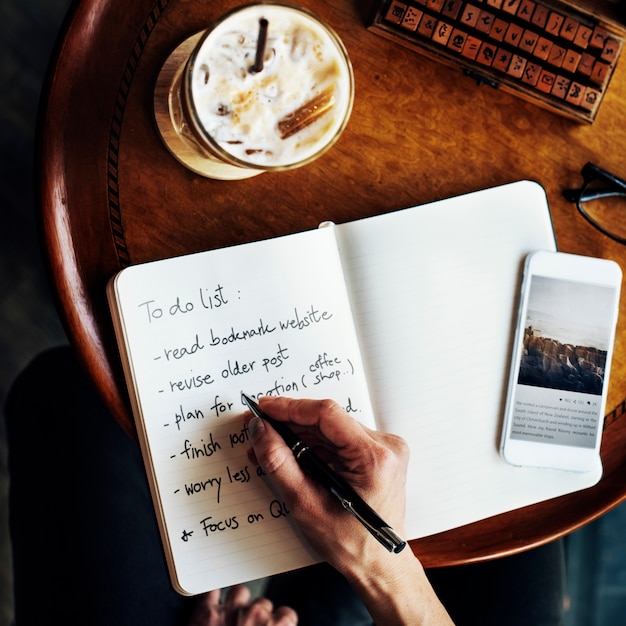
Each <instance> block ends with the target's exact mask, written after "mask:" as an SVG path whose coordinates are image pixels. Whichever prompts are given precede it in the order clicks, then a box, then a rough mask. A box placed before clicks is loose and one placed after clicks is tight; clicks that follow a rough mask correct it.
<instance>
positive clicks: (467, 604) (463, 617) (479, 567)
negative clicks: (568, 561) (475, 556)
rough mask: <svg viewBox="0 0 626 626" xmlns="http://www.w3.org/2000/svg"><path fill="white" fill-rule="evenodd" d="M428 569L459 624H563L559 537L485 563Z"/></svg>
mask: <svg viewBox="0 0 626 626" xmlns="http://www.w3.org/2000/svg"><path fill="white" fill-rule="evenodd" d="M427 574H428V577H429V579H430V581H431V583H432V585H433V587H434V588H435V591H436V592H437V595H438V596H439V598H440V599H441V601H442V603H443V605H444V606H445V607H446V609H447V610H448V612H449V614H450V616H451V617H452V620H453V621H454V623H455V624H456V625H457V626H465V625H467V626H474V625H475V624H480V625H481V626H492V625H493V626H502V625H503V624H506V626H528V625H529V624H532V626H560V625H562V624H563V623H564V616H563V614H564V606H563V601H564V597H565V565H564V555H563V545H562V542H561V541H555V542H553V543H549V544H547V545H545V546H542V547H540V548H535V549H533V550H529V551H527V552H522V553H520V554H516V555H513V556H508V557H503V558H501V559H495V560H493V561H486V562H484V563H476V564H472V565H464V566H459V567H446V568H441V569H431V570H428V572H427Z"/></svg>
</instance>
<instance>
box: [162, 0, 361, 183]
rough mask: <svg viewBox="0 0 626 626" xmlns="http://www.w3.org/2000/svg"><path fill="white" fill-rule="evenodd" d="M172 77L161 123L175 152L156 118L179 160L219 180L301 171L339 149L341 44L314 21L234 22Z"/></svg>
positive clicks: (299, 17) (257, 11)
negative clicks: (171, 137)
mask: <svg viewBox="0 0 626 626" xmlns="http://www.w3.org/2000/svg"><path fill="white" fill-rule="evenodd" d="M166 75H167V73H166ZM170 76H171V80H172V83H171V86H170V88H169V90H168V95H169V100H168V114H169V115H168V117H169V119H168V120H165V121H166V122H168V123H169V124H170V125H171V127H172V128H173V129H174V131H175V133H176V136H177V138H176V139H177V141H178V142H179V143H178V144H176V143H175V142H173V141H171V140H170V141H168V136H167V132H165V133H164V128H163V123H164V120H163V117H162V118H161V121H160V122H159V117H158V116H157V122H158V123H159V129H160V130H161V134H162V136H163V138H164V140H165V142H166V144H168V147H169V148H170V150H171V151H172V153H173V154H174V155H175V156H176V157H177V158H179V160H181V161H182V162H184V163H185V164H186V165H187V166H189V167H191V169H194V170H195V171H197V172H198V173H201V174H203V175H205V176H209V177H213V178H224V179H236V178H246V177H249V176H252V175H255V174H258V173H260V172H263V171H267V170H280V169H289V168H294V167H299V166H301V165H304V164H306V163H308V162H310V161H311V160H313V159H315V158H317V157H318V156H320V155H321V154H322V153H323V152H325V151H326V150H327V149H328V148H329V147H330V146H331V145H332V144H333V143H334V142H335V141H336V140H337V138H338V137H339V135H340V134H341V132H342V130H343V129H344V127H345V125H346V123H347V121H348V118H349V116H350V112H351V109H352V101H353V92H354V81H353V75H352V68H351V66H350V61H349V59H348V55H347V52H346V50H345V48H344V46H343V44H342V43H341V41H340V40H339V38H338V37H337V35H336V34H335V33H334V32H333V31H332V30H331V29H330V28H329V27H328V26H326V25H324V24H322V22H320V20H319V19H318V18H317V17H315V16H314V15H312V14H311V13H309V12H308V11H306V10H303V9H299V8H296V7H293V6H291V5H285V4H282V3H263V4H251V5H246V6H244V7H241V8H238V9H236V10H234V11H232V12H230V13H228V14H227V15H225V16H224V17H223V18H222V19H220V20H219V21H218V22H217V23H215V24H214V25H213V26H212V27H211V28H210V29H209V30H208V31H206V32H205V33H203V34H202V35H200V36H199V38H198V40H197V42H195V41H194V48H193V50H192V52H191V54H190V57H189V59H188V61H187V62H186V64H185V65H184V68H183V69H182V71H181V72H180V73H179V75H178V76H176V75H171V74H170ZM157 97H159V95H158V92H157ZM155 105H156V103H155ZM165 130H166V131H167V129H165ZM181 144H182V147H183V148H184V149H179V150H177V148H180V147H181Z"/></svg>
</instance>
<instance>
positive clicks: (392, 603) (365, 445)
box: [246, 397, 452, 626]
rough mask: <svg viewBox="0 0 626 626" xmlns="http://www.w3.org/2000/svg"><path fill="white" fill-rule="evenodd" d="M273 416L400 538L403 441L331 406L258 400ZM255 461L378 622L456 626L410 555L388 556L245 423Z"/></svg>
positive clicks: (274, 443) (260, 431) (269, 439)
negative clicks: (282, 422)
mask: <svg viewBox="0 0 626 626" xmlns="http://www.w3.org/2000/svg"><path fill="white" fill-rule="evenodd" d="M259 404H260V405H261V408H262V409H263V411H265V412H266V413H267V414H268V415H269V416H271V417H273V418H275V419H277V420H281V421H285V422H289V426H290V427H291V428H292V429H293V430H294V431H295V432H296V433H297V434H298V436H299V437H301V438H302V440H303V441H304V442H305V443H306V444H308V445H309V447H311V448H313V450H315V452H316V453H317V454H318V455H319V456H320V457H321V458H322V459H323V460H324V461H326V462H327V463H329V464H330V465H331V466H332V467H333V469H334V470H335V471H337V472H338V473H339V474H341V475H342V476H343V478H345V480H346V481H347V482H348V483H349V484H351V485H352V487H353V488H354V489H355V490H356V491H357V492H358V493H359V495H360V496H361V497H362V498H363V499H364V500H365V502H367V503H368V504H369V505H370V506H371V507H372V508H373V509H374V510H375V511H376V512H377V513H378V514H379V515H380V516H381V517H382V519H383V520H385V521H386V522H387V523H388V524H390V525H391V527H392V528H393V529H394V530H395V531H396V532H397V533H399V534H400V536H403V533H404V514H405V499H406V495H405V493H406V485H405V483H406V473H407V467H408V459H409V451H408V447H407V445H406V443H405V442H404V440H403V439H401V438H400V437H397V436H395V435H391V434H385V433H379V432H376V431H373V430H370V429H369V428H366V427H365V426H363V425H362V424H360V423H359V422H357V421H355V420H353V419H352V418H351V417H350V416H349V415H348V414H347V413H346V412H345V411H343V409H341V407H339V405H337V404H336V403H334V402H331V401H330V400H291V399H288V398H271V397H263V398H260V400H259ZM246 419H247V420H248V426H249V429H250V438H251V441H252V446H253V454H252V456H253V460H255V461H256V462H257V463H258V464H259V465H260V466H261V468H262V469H263V471H264V472H265V473H266V474H267V475H268V476H269V478H270V480H271V481H272V482H273V483H274V485H275V486H276V488H277V489H278V491H279V492H280V494H281V496H282V497H283V499H284V500H285V503H286V505H287V508H288V509H289V511H291V516H292V518H293V520H294V521H295V523H296V524H297V525H298V526H299V527H300V529H301V531H302V532H303V534H304V536H305V537H306V539H307V540H308V542H309V543H310V544H311V546H312V547H313V549H314V550H315V551H316V552H317V553H318V554H319V555H320V556H321V557H322V558H323V559H325V560H326V561H328V562H329V563H330V564H331V565H333V566H334V567H335V568H336V569H337V570H339V571H340V572H341V573H342V574H343V575H344V576H346V578H347V579H348V581H349V582H350V583H351V584H352V586H353V587H354V589H355V590H356V592H357V593H358V594H359V596H360V597H361V599H362V600H363V602H364V603H365V606H366V607H367V609H368V610H369V612H370V614H371V615H372V617H373V619H374V622H375V623H377V624H385V626H406V625H407V624H411V626H426V625H428V626H435V625H437V626H440V625H441V626H443V625H445V626H451V624H452V622H451V621H450V618H449V617H448V615H447V613H446V611H445V609H444V608H443V606H442V605H441V603H440V602H439V600H438V598H437V596H436V595H435V592H434V591H433V589H432V587H431V585H430V583H429V581H428V579H427V578H426V575H425V573H424V570H423V568H422V565H421V563H420V562H419V560H418V559H417V558H416V557H415V556H414V555H413V553H412V552H411V549H410V548H405V549H404V550H403V551H402V552H400V553H399V554H393V553H390V552H388V551H387V550H386V549H385V548H384V547H383V546H381V545H380V544H379V543H378V541H376V539H375V538H374V537H372V536H371V535H370V534H369V532H367V530H366V529H365V528H364V527H363V526H362V525H361V524H360V523H359V522H358V520H356V519H355V518H354V517H353V516H351V515H350V514H349V513H348V512H347V511H345V510H344V509H343V507H342V506H341V505H340V503H339V502H338V501H337V499H336V498H335V497H334V496H333V495H331V494H330V493H328V491H327V490H326V489H325V488H323V487H321V486H320V485H319V484H317V483H316V482H314V481H313V480H311V479H310V478H309V477H308V476H306V475H305V474H304V473H303V472H302V470H301V469H300V466H299V465H298V463H297V461H296V459H295V458H294V456H293V453H292V452H291V450H290V449H289V448H288V447H287V446H286V445H285V442H284V441H283V439H282V438H281V437H280V436H279V435H278V433H277V432H276V431H275V430H274V429H273V428H272V427H271V426H270V424H267V423H266V422H264V421H263V420H262V419H259V418H258V417H252V415H251V414H248V415H247V418H246Z"/></svg>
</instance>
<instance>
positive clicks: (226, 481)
mask: <svg viewBox="0 0 626 626" xmlns="http://www.w3.org/2000/svg"><path fill="white" fill-rule="evenodd" d="M535 249H548V250H554V249H555V240H554V234H553V230H552V224H551V220H550V213H549V209H548V206H547V201H546V196H545V193H544V191H543V189H542V188H541V186H540V185H538V184H537V183H533V182H528V181H522V182H517V183H512V184H510V185H504V186H502V187H497V188H494V189H488V190H485V191H480V192H476V193H472V194H468V195H465V196H460V197H456V198H452V199H448V200H443V201H439V202H435V203H432V204H429V205H425V206H420V207H414V208H410V209H405V210H401V211H397V212H393V213H389V214H385V215H380V216H376V217H372V218H367V219H362V220H358V221H355V222H351V223H347V224H341V225H329V226H327V227H324V228H320V229H317V230H313V231H307V232H303V233H299V234H294V235H289V236H285V237H280V238H276V239H271V240H266V241H259V242H254V243H250V244H244V245H240V246H233V247H230V248H225V249H221V250H214V251H209V252H203V253H198V254H193V255H188V256H183V257H177V258H173V259H166V260H162V261H156V262H153V263H147V264H144V265H138V266H133V267H130V268H127V269H125V270H123V271H122V272H120V273H119V274H118V275H117V276H116V277H115V278H114V279H113V280H112V281H111V282H110V284H109V289H108V295H109V299H110V304H111V310H112V314H113V319H114V323H115V328H116V333H117V337H118V342H119V346H120V352H121V355H122V361H123V364H124V370H125V374H126V379H127V383H128V388H129V393H130V397H131V401H132V405H133V410H134V415H135V420H136V424H137V429H138V432H139V438H140V442H141V447H142V452H143V456H144V460H145V464H146V470H147V474H148V478H149V482H150V485H151V489H152V494H153V498H154V504H155V510H156V513H157V517H158V521H159V525H160V528H161V533H162V539H163V545H164V548H165V552H166V556H167V560H168V564H169V567H170V573H171V577H172V581H173V584H174V586H175V587H176V589H178V591H180V592H181V593H185V594H195V593H200V592H203V591H206V590H209V589H213V588H217V587H222V586H227V585H231V584H235V583H237V582H243V581H246V580H252V579H256V578H260V577H264V576H268V575H271V574H274V573H277V572H281V571H286V570H289V569H293V568H297V567H300V566H304V565H307V564H310V563H312V562H314V561H315V560H316V556H315V555H314V554H313V553H312V552H311V550H310V549H309V547H308V546H307V545H306V544H305V543H304V541H303V540H302V539H301V538H300V537H299V536H298V534H297V531H296V530H294V528H293V527H292V525H291V524H290V520H289V512H288V511H286V509H285V506H284V504H283V503H282V502H281V501H280V499H279V498H277V497H276V495H275V494H274V493H273V492H272V490H271V489H270V488H269V486H268V485H267V484H266V483H265V481H264V478H263V477H262V476H259V475H258V473H257V469H256V468H255V467H254V466H253V465H252V464H251V463H250V462H249V460H248V458H247V454H246V452H247V449H248V448H249V441H248V432H247V430H246V428H245V427H244V425H243V421H242V417H241V414H242V413H243V411H244V406H243V405H242V403H241V400H240V391H241V390H243V391H245V392H246V393H248V394H249V395H251V396H253V397H258V396H260V395H264V394H281V395H289V396H298V397H311V398H322V397H330V398H333V399H335V400H337V401H338V402H339V403H340V404H341V405H342V406H344V407H345V408H346V410H347V411H349V412H350V413H351V414H352V415H353V416H355V417H356V418H357V419H359V420H361V421H363V422H364V423H366V424H368V425H369V426H371V427H375V428H378V429H379V430H388V431H392V432H395V433H398V434H400V435H402V436H403V437H404V438H405V439H406V440H407V441H408V442H409V444H410V447H411V464H410V470H409V482H408V491H409V495H408V512H407V524H406V527H407V531H408V537H407V538H417V537H422V536H426V535H428V534H432V533H436V532H440V531H443V530H447V529H450V528H453V527H456V526H460V525H463V524H467V523H470V522H473V521H476V520H479V519H482V518H485V517H488V516H491V515H495V514H498V513H501V512H503V511H507V510H511V509H514V508H516V507H521V506H524V505H527V504H531V503H534V502H537V501H540V500H543V499H547V498H551V497H554V496H558V495H561V494H564V493H567V492H570V491H574V490H577V489H581V488H584V487H587V486H590V485H592V484H594V483H595V482H597V480H598V479H599V478H600V476H599V475H598V473H596V474H593V475H587V474H568V473H561V472H550V471H545V470H530V469H520V468H514V467H511V466H509V465H507V464H506V463H504V462H503V461H502V460H501V458H500V456H499V454H498V442H499V431H500V427H501V420H502V413H503V406H504V399H505V387H506V380H507V375H508V367H509V359H510V348H511V341H512V337H513V331H514V328H513V325H514V320H515V314H516V306H517V297H518V291H519V285H520V281H521V271H522V265H523V260H524V257H525V255H526V254H527V253H528V252H529V251H531V250H535ZM381 549H382V548H381Z"/></svg>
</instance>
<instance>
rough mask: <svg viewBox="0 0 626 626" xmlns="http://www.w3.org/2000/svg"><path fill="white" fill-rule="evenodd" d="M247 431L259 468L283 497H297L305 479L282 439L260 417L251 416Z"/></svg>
mask: <svg viewBox="0 0 626 626" xmlns="http://www.w3.org/2000/svg"><path fill="white" fill-rule="evenodd" d="M248 429H249V432H250V441H251V443H252V448H253V450H254V455H255V456H256V460H257V463H258V464H259V467H260V468H261V469H262V470H263V471H264V472H265V473H266V474H267V475H268V476H270V478H271V479H272V481H273V482H274V484H275V485H276V487H277V488H278V489H279V491H280V492H281V494H282V495H283V496H284V497H286V498H290V497H292V496H295V495H297V493H298V492H299V490H300V487H301V486H302V482H303V481H304V480H305V477H304V474H303V472H302V469H301V468H300V466H299V465H298V463H297V461H296V459H295V458H294V456H293V454H292V452H291V450H290V449H289V447H288V446H287V445H286V444H285V442H284V440H283V438H282V437H281V436H280V435H279V434H278V433H277V432H276V431H275V430H274V429H273V428H272V427H271V426H270V425H269V424H268V423H267V422H265V421H264V420H262V419H261V418H260V417H256V416H253V417H252V419H251V420H250V421H249V422H248Z"/></svg>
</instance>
